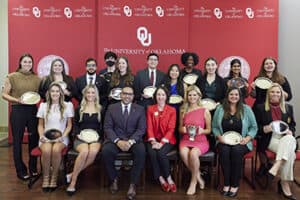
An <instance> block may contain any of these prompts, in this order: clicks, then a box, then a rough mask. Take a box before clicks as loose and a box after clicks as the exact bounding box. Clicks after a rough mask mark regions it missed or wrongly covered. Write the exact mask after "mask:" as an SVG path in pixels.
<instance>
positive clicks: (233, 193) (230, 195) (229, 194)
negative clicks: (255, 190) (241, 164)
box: [227, 189, 239, 197]
mask: <svg viewBox="0 0 300 200" xmlns="http://www.w3.org/2000/svg"><path fill="white" fill-rule="evenodd" d="M238 191H239V189H237V190H236V191H235V192H231V191H230V190H229V191H228V193H227V196H228V197H236V196H237V194H238Z"/></svg>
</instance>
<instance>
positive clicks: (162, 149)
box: [146, 86, 176, 192]
mask: <svg viewBox="0 0 300 200" xmlns="http://www.w3.org/2000/svg"><path fill="white" fill-rule="evenodd" d="M168 93H169V92H168V90H167V89H166V88H165V87H164V86H159V87H158V88H157V90H156V91H155V93H154V95H153V96H154V101H155V104H154V105H152V106H149V107H148V110H147V141H148V143H147V144H146V147H147V151H148V154H149V156H150V160H151V164H152V169H153V176H154V179H155V180H158V181H159V182H160V184H161V187H162V189H163V191H165V192H168V191H171V192H176V185H175V183H174V181H173V180H172V177H171V175H170V164H169V160H168V158H167V154H168V153H169V152H170V151H171V150H172V148H173V147H174V145H175V144H176V138H175V134H174V131H175V126H176V110H175V108H173V107H171V106H169V105H167V102H168V97H169V95H168Z"/></svg>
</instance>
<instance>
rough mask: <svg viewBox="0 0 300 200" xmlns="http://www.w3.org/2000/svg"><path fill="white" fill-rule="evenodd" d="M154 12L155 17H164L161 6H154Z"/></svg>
mask: <svg viewBox="0 0 300 200" xmlns="http://www.w3.org/2000/svg"><path fill="white" fill-rule="evenodd" d="M155 12H156V14H157V16H159V17H163V16H164V9H163V8H162V7H161V6H156V8H155Z"/></svg>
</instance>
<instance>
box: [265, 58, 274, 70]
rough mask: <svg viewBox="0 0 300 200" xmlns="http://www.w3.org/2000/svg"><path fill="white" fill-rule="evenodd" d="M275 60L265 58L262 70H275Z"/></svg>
mask: <svg viewBox="0 0 300 200" xmlns="http://www.w3.org/2000/svg"><path fill="white" fill-rule="evenodd" d="M275 67H276V65H275V62H274V60H272V59H266V60H265V62H264V70H265V71H266V73H273V72H274V70H275Z"/></svg>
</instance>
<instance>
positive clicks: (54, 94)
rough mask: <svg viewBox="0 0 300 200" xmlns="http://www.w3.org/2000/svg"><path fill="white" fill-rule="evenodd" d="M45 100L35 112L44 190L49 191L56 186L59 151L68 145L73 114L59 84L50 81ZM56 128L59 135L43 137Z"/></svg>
mask: <svg viewBox="0 0 300 200" xmlns="http://www.w3.org/2000/svg"><path fill="white" fill-rule="evenodd" d="M46 99H47V101H46V102H44V103H41V104H40V107H39V110H38V112H37V117H38V118H39V121H38V133H39V135H40V144H39V146H40V149H41V151H42V156H41V160H42V167H43V184H42V189H43V191H44V192H51V191H54V190H55V189H56V188H57V176H58V169H59V165H60V162H61V151H62V150H63V149H64V148H65V147H66V146H67V145H68V143H69V138H68V135H69V133H70V131H71V129H72V118H73V116H74V111H73V104H72V103H71V102H65V101H64V93H63V90H62V89H61V87H60V85H59V84H57V83H55V82H54V83H52V84H51V85H50V86H49V89H48V92H47V94H46ZM53 129H55V130H57V131H59V132H61V134H62V135H61V137H58V138H57V139H55V140H54V141H50V140H49V139H48V138H46V137H45V135H44V134H45V132H46V131H49V130H50V131H51V130H53Z"/></svg>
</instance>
